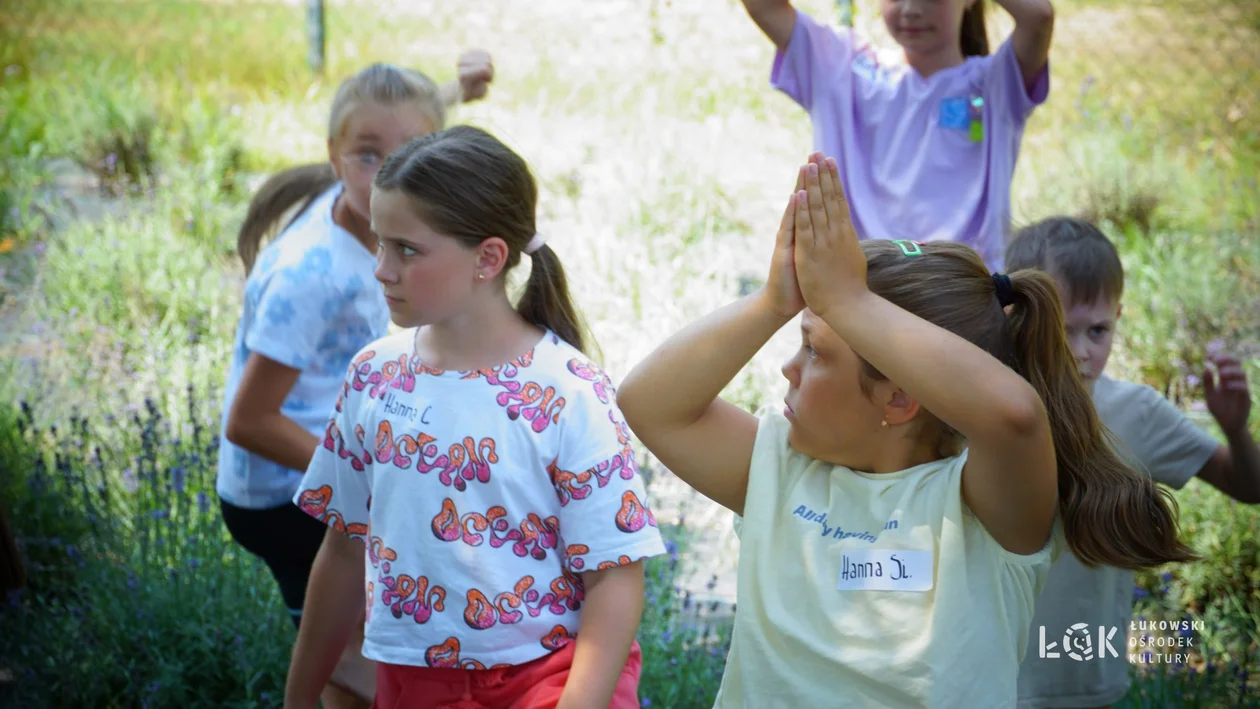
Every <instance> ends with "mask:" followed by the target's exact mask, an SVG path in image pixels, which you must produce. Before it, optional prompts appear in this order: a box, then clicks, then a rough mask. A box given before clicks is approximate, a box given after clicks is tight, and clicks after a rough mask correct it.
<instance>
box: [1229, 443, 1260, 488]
mask: <svg viewBox="0 0 1260 709" xmlns="http://www.w3.org/2000/svg"><path fill="white" fill-rule="evenodd" d="M1228 441H1229V456H1230V460H1231V461H1232V462H1233V471H1232V472H1233V475H1234V480H1235V481H1236V483H1235V484H1236V486H1237V487H1236V489H1237V491H1238V494H1237V495H1236V497H1238V499H1240V500H1243V501H1246V502H1251V503H1260V448H1257V446H1256V442H1255V440H1253V439H1252V437H1251V434H1250V432H1249V431H1247V430H1246V429H1245V428H1244V429H1243V431H1242V432H1241V433H1239V434H1235V435H1231V436H1228Z"/></svg>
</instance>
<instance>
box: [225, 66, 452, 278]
mask: <svg viewBox="0 0 1260 709" xmlns="http://www.w3.org/2000/svg"><path fill="white" fill-rule="evenodd" d="M408 102H414V103H415V104H416V105H417V107H418V108H419V109H420V110H422V111H424V112H425V113H427V114H428V116H429V117H430V118H431V119H432V121H433V129H434V130H435V131H440V130H442V129H443V128H444V127H445V126H446V105H445V104H444V103H443V101H442V95H441V90H440V89H439V88H438V85H437V84H436V83H435V82H434V81H433V79H430V78H429V77H428V76H426V75H425V74H423V73H421V72H419V71H416V70H415V69H404V68H401V67H397V66H394V65H392V64H373V65H371V66H369V67H367V68H366V69H363V70H362V71H360V72H358V73H357V74H355V75H354V76H351V77H350V78H348V79H346V80H345V81H343V82H342V83H341V86H339V87H337V93H336V94H335V95H334V96H333V102H332V110H331V111H330V112H329V116H328V137H329V138H330V139H333V140H336V139H337V138H340V137H341V136H342V133H343V132H344V131H345V129H346V124H347V123H348V122H349V120H350V117H351V116H353V115H354V112H355V111H357V110H358V109H359V108H361V107H362V106H365V105H376V106H396V105H398V104H402V103H408ZM336 181H337V176H336V175H335V174H333V170H332V166H331V165H329V164H328V163H326V162H325V163H312V164H309V165H301V166H298V167H294V168H290V169H288V170H285V171H284V172H280V173H277V174H275V175H273V176H271V177H270V178H269V179H268V180H267V181H266V182H265V183H263V186H262V187H261V188H259V190H258V192H257V193H256V194H255V195H254V198H253V199H252V200H250V203H249V211H248V212H247V213H246V214H245V221H244V222H242V223H241V228H240V230H239V231H238V232H237V236H236V252H237V254H239V255H240V257H241V262H242V263H244V264H245V273H247V274H248V273H249V272H250V270H251V269H253V267H254V260H255V259H256V258H257V257H258V251H259V249H260V248H261V246H262V241H263V239H264V238H265V237H266V236H267V235H268V234H270V233H271V232H272V231H274V229H275V227H276V222H278V221H279V220H280V218H281V217H282V216H284V215H285V214H286V213H287V212H288V211H289V210H290V209H292V208H293V207H294V206H295V205H298V204H299V203H301V207H300V208H299V209H298V211H297V213H296V214H295V215H294V216H293V219H290V220H289V223H290V224H291V223H293V220H296V219H297V218H298V217H300V216H301V215H302V213H303V212H305V211H306V210H307V208H308V207H310V206H311V202H313V201H314V200H315V198H316V197H318V196H319V195H321V194H323V193H324V191H325V190H327V189H328V188H329V187H331V186H332V185H333V183H335V182H336Z"/></svg>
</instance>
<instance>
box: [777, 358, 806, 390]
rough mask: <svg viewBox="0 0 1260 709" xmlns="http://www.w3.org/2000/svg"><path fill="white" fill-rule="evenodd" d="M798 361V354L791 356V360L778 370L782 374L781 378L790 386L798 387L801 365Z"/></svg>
mask: <svg viewBox="0 0 1260 709" xmlns="http://www.w3.org/2000/svg"><path fill="white" fill-rule="evenodd" d="M799 359H800V354H799V353H797V354H796V355H793V357H792V358H791V359H789V360H788V361H786V362H784V363H783V366H782V367H781V368H780V371H781V372H783V377H784V378H785V379H787V380H788V384H790V385H792V386H799V385H800V374H801V365H800V362H799V361H798V360H799Z"/></svg>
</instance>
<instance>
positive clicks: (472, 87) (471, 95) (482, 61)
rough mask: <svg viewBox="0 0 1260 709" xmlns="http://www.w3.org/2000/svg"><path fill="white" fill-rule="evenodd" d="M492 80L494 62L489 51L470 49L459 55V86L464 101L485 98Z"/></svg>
mask: <svg viewBox="0 0 1260 709" xmlns="http://www.w3.org/2000/svg"><path fill="white" fill-rule="evenodd" d="M493 80H494V64H493V63H492V62H491V61H490V53H489V52H487V51H485V50H483V49H470V50H468V51H466V52H464V53H463V54H461V55H460V56H459V88H460V92H461V93H462V94H463V96H462V100H463V101H464V102H465V103H467V102H469V101H476V100H478V99H482V98H485V97H486V93H487V92H488V91H489V84H490V82H491V81H493Z"/></svg>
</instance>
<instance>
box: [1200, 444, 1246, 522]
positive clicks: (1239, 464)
mask: <svg viewBox="0 0 1260 709" xmlns="http://www.w3.org/2000/svg"><path fill="white" fill-rule="evenodd" d="M1199 478H1200V479H1201V480H1203V482H1205V483H1208V484H1209V485H1211V486H1212V487H1214V488H1216V489H1217V490H1220V491H1221V492H1223V493H1225V494H1226V495H1229V496H1230V497H1232V498H1234V499H1235V500H1238V501H1239V502H1242V503H1245V504H1249V505H1255V504H1260V449H1257V448H1256V442H1255V441H1253V440H1252V439H1251V437H1250V436H1244V437H1242V438H1240V439H1237V440H1231V441H1230V443H1229V445H1228V446H1221V447H1220V448H1218V449H1216V453H1214V454H1213V455H1212V457H1211V458H1209V459H1208V462H1207V463H1204V464H1203V469H1202V470H1200V471H1199Z"/></svg>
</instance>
